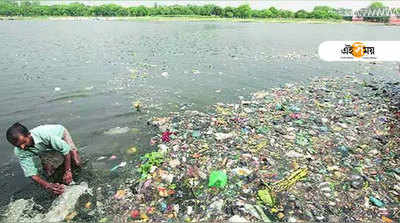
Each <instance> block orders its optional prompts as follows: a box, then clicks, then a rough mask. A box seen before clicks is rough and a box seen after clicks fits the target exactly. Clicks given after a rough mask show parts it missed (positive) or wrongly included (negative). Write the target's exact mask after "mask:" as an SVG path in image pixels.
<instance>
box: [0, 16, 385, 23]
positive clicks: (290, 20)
mask: <svg viewBox="0 0 400 223" xmlns="http://www.w3.org/2000/svg"><path fill="white" fill-rule="evenodd" d="M0 20H70V21H85V20H101V21H157V22H168V21H184V22H196V21H216V22H265V23H302V24H341V23H346V24H349V23H356V24H378V23H373V22H351V21H347V20H343V19H300V18H246V19H241V18H221V17H217V16H143V17H82V16H78V17H72V16H34V17H29V16H9V17H5V16H0ZM380 24H382V23H380Z"/></svg>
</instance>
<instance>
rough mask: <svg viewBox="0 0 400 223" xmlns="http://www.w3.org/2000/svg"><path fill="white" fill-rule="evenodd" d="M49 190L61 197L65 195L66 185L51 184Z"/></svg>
mask: <svg viewBox="0 0 400 223" xmlns="http://www.w3.org/2000/svg"><path fill="white" fill-rule="evenodd" d="M46 189H47V190H49V191H50V192H52V193H53V194H55V195H60V194H62V193H64V185H63V184H59V183H54V184H53V183H49V184H48V186H47V187H46Z"/></svg>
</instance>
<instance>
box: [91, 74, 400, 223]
mask: <svg viewBox="0 0 400 223" xmlns="http://www.w3.org/2000/svg"><path fill="white" fill-rule="evenodd" d="M371 83H372V84H371ZM389 101H390V100H389V99H388V98H387V97H386V96H385V95H384V94H383V88H380V87H379V84H378V82H373V81H372V82H371V81H369V82H365V81H361V80H358V79H356V78H354V77H346V78H338V79H322V78H320V79H315V80H313V81H312V82H311V83H310V84H307V85H301V84H296V85H286V86H284V87H282V88H276V89H272V90H270V91H263V92H257V93H255V94H254V95H253V97H252V98H251V100H248V101H241V102H240V104H217V105H215V110H213V111H212V112H209V113H202V112H198V111H185V112H177V113H171V114H170V115H169V116H168V117H162V118H153V119H152V120H150V121H149V124H151V125H154V126H157V127H158V128H159V129H160V131H159V132H160V133H159V136H156V137H154V138H153V139H152V140H151V144H153V145H155V146H156V145H157V147H158V150H157V151H155V152H152V153H149V154H147V155H145V156H144V157H143V159H142V161H141V163H140V164H139V165H138V166H136V168H132V169H131V171H132V173H131V177H130V178H131V179H128V180H126V183H124V184H122V185H120V188H119V190H118V191H117V192H116V195H115V196H114V197H113V198H111V199H109V198H107V199H104V200H103V201H102V203H103V205H102V206H101V207H100V206H98V208H99V211H100V212H101V213H104V214H103V215H102V216H108V217H103V218H102V219H100V220H101V221H102V222H106V221H112V220H113V218H112V217H110V216H114V215H119V218H121V219H123V220H128V221H154V222H158V221H172V220H174V221H186V222H190V221H196V222H197V221H227V220H229V221H232V222H234V221H266V222H269V221H290V222H306V221H307V222H308V221H335V222H348V221H362V222H366V221H368V222H380V221H384V222H395V221H398V220H399V219H400V217H399V215H400V213H399V207H400V205H399V200H400V199H399V198H400V197H399V195H400V168H399V164H400V162H399V149H398V145H399V140H400V137H399V136H400V133H399V129H398V126H399V125H398V124H399V123H398V119H397V116H396V111H395V110H394V109H395V107H393V106H391V103H389ZM134 176H135V177H134ZM136 176H138V177H136ZM139 178H140V179H139ZM114 220H115V219H114Z"/></svg>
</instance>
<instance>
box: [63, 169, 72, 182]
mask: <svg viewBox="0 0 400 223" xmlns="http://www.w3.org/2000/svg"><path fill="white" fill-rule="evenodd" d="M63 180H64V182H65V183H66V184H67V185H69V184H70V183H71V182H72V173H71V170H66V171H65V173H64V177H63Z"/></svg>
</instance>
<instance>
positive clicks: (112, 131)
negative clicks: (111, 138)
mask: <svg viewBox="0 0 400 223" xmlns="http://www.w3.org/2000/svg"><path fill="white" fill-rule="evenodd" d="M127 132H129V127H122V128H121V127H115V128H112V129H109V130H107V131H105V132H104V134H106V135H118V134H125V133H127Z"/></svg>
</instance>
